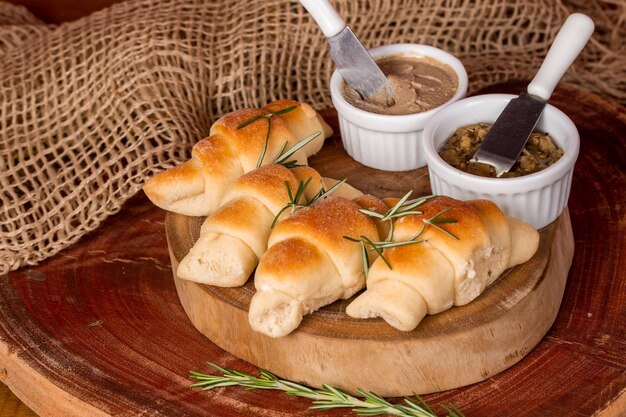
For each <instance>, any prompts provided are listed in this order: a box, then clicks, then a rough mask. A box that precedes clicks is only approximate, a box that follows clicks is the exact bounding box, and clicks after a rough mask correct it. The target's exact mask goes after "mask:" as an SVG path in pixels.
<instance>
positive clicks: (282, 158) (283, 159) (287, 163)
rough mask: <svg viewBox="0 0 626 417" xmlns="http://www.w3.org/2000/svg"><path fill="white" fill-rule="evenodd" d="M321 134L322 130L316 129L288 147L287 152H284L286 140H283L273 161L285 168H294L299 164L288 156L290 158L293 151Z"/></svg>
mask: <svg viewBox="0 0 626 417" xmlns="http://www.w3.org/2000/svg"><path fill="white" fill-rule="evenodd" d="M321 134H322V132H319V131H318V132H315V133H313V134H311V135H309V136H307V137H306V138H304V139H302V140H301V141H300V142H298V143H296V144H295V145H293V146H292V147H291V148H289V149H288V150H287V152H285V148H286V147H287V142H285V143H284V144H283V147H282V149H281V150H280V152H278V156H277V157H276V159H275V160H274V163H275V164H281V165H283V166H284V167H285V168H295V167H297V166H300V165H298V164H297V161H296V160H290V159H289V158H291V156H292V155H293V154H294V153H296V152H297V151H299V150H300V149H302V148H303V147H305V146H306V145H307V144H308V143H309V142H311V141H312V140H313V139H315V138H316V137H318V136H319V135H321ZM266 146H267V145H266ZM283 152H285V153H283Z"/></svg>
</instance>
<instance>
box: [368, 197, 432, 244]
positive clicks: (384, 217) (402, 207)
mask: <svg viewBox="0 0 626 417" xmlns="http://www.w3.org/2000/svg"><path fill="white" fill-rule="evenodd" d="M412 193H413V190H410V191H409V192H408V193H406V194H405V195H404V196H403V197H402V198H401V199H400V200H398V202H397V203H396V204H395V205H394V206H393V207H391V208H390V209H389V210H387V211H386V212H385V213H377V212H375V211H371V210H367V209H359V211H360V212H361V213H363V214H366V215H368V216H370V217H375V218H377V219H380V220H381V221H388V222H389V233H388V234H387V237H386V238H385V240H386V241H391V240H393V232H394V220H395V219H397V218H398V217H404V216H408V215H411V214H422V212H421V211H419V210H414V209H415V208H416V207H418V206H420V205H422V204H424V203H425V202H427V201H428V200H430V199H432V198H434V197H435V196H433V195H430V196H426V197H421V198H417V199H414V200H409V199H408V198H409V197H410V196H411V194H412Z"/></svg>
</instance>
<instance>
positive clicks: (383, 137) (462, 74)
mask: <svg viewBox="0 0 626 417" xmlns="http://www.w3.org/2000/svg"><path fill="white" fill-rule="evenodd" d="M369 52H370V54H371V55H372V57H373V58H374V59H379V58H382V57H386V56H391V55H402V56H410V57H430V58H433V59H436V60H438V61H440V62H443V63H445V64H447V65H449V66H450V67H451V68H452V69H453V70H454V71H455V72H456V75H457V78H458V87H457V90H456V92H455V94H454V96H453V97H452V98H451V99H450V100H448V101H447V102H446V103H444V104H443V105H441V106H439V107H436V108H434V109H431V110H428V111H425V112H422V113H415V114H407V115H399V116H394V115H383V114H376V113H370V112H367V111H364V110H361V109H358V108H356V107H354V106H352V105H351V104H349V103H348V102H347V101H346V99H345V98H344V97H343V93H342V91H343V78H341V75H340V74H339V72H338V71H337V70H335V72H334V73H333V76H332V78H331V79H330V94H331V97H332V101H333V105H334V106H335V109H336V110H337V114H338V116H339V129H340V131H341V138H342V141H343V146H344V148H345V149H346V151H347V152H348V154H349V155H350V156H351V157H352V158H354V159H355V160H357V161H359V162H360V163H362V164H364V165H367V166H369V167H372V168H377V169H382V170H385V171H408V170H410V169H415V168H419V167H422V166H424V165H426V159H425V158H424V154H423V152H422V149H423V147H422V144H421V143H420V142H421V138H422V130H423V129H424V125H425V123H426V121H427V120H428V119H429V118H430V117H432V116H433V115H434V114H435V113H436V112H437V111H438V110H440V109H441V108H442V107H444V106H445V105H447V104H450V103H452V102H455V101H457V100H459V99H461V98H463V97H465V94H466V93H467V72H466V71H465V68H464V67H463V64H462V63H461V61H459V60H458V59H457V58H455V57H454V56H452V55H450V54H449V53H447V52H444V51H442V50H441V49H437V48H434V47H432V46H427V45H418V44H396V45H386V46H381V47H378V48H374V49H371V50H369Z"/></svg>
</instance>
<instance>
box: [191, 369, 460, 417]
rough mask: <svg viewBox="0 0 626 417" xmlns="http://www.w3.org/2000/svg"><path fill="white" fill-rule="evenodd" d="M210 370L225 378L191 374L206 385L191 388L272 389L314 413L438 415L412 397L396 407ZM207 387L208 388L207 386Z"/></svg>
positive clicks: (326, 388)
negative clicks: (337, 410)
mask: <svg viewBox="0 0 626 417" xmlns="http://www.w3.org/2000/svg"><path fill="white" fill-rule="evenodd" d="M208 364H209V366H211V367H212V368H214V369H216V370H218V371H219V372H220V373H221V374H222V375H209V374H203V373H200V372H193V371H192V372H190V373H189V375H190V378H191V379H196V380H199V381H203V382H195V383H193V384H192V385H191V387H201V388H202V389H204V390H208V389H214V388H220V387H229V386H241V387H243V388H245V389H250V390H252V389H271V390H279V391H283V392H285V393H286V394H287V395H289V396H293V397H302V398H307V399H310V400H312V401H313V405H312V406H310V407H309V408H310V409H312V410H331V409H335V408H350V409H351V410H352V412H354V413H355V414H357V415H361V416H378V415H391V416H397V417H437V414H435V412H434V411H433V410H432V409H431V408H430V407H428V406H427V405H426V404H425V403H424V402H423V400H422V399H421V398H420V397H418V396H417V395H416V396H415V397H416V399H417V401H419V403H420V404H421V405H420V404H418V403H417V402H416V401H414V400H412V399H411V398H409V397H405V398H404V404H406V405H403V404H392V403H390V402H389V401H387V400H385V399H384V398H382V397H381V396H379V395H377V394H376V393H373V392H371V391H366V390H363V389H361V388H359V389H357V392H358V393H359V395H360V396H362V397H363V398H362V399H361V398H358V397H354V396H352V395H350V394H348V393H345V392H343V391H341V390H340V389H337V388H335V387H332V386H330V385H326V384H324V385H323V386H322V389H313V388H309V387H306V386H304V385H300V384H298V383H295V382H291V381H286V380H283V379H279V378H277V377H276V376H275V375H273V374H272V373H271V372H269V371H265V370H261V371H260V375H259V376H254V375H252V374H248V373H246V372H239V371H234V370H230V369H224V368H222V367H219V366H217V365H215V364H213V363H211V362H209V363H208ZM204 384H206V385H204ZM446 411H447V412H448V417H464V416H463V413H461V412H460V411H459V410H458V409H457V408H456V407H455V406H454V405H452V404H450V408H446Z"/></svg>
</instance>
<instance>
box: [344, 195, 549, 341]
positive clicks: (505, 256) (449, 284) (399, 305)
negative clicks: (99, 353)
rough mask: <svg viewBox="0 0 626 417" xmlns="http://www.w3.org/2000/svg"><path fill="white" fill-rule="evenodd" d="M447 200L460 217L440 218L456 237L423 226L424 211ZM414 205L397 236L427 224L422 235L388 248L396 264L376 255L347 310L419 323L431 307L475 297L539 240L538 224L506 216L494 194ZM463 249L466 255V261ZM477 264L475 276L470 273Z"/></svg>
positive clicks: (403, 326) (406, 325)
mask: <svg viewBox="0 0 626 417" xmlns="http://www.w3.org/2000/svg"><path fill="white" fill-rule="evenodd" d="M388 204H390V205H393V204H395V201H389V202H388ZM446 208H450V210H449V211H447V212H445V214H444V215H443V217H445V218H453V219H455V220H456V221H457V223H441V224H440V225H441V226H442V227H445V229H446V230H448V231H449V232H450V233H453V234H454V235H455V236H457V237H459V240H458V241H457V240H454V239H452V238H450V237H448V238H447V239H445V238H444V236H447V235H446V234H445V233H444V232H442V231H440V230H438V229H437V228H435V227H433V226H431V225H428V226H426V228H424V225H425V223H424V219H430V218H432V217H433V216H434V215H436V214H437V213H440V212H441V211H442V210H444V209H446ZM416 209H418V210H422V211H423V214H422V215H411V216H406V217H403V218H401V219H399V220H398V222H397V223H396V227H395V230H396V233H394V240H395V241H399V242H401V241H405V240H408V239H410V238H412V237H414V236H415V235H416V234H418V233H419V232H420V231H422V230H423V233H422V234H421V235H420V239H423V241H421V242H416V243H413V244H410V245H405V246H397V247H393V248H389V249H386V250H384V252H383V256H384V257H385V259H386V260H387V261H388V262H389V264H390V265H391V268H390V267H389V266H387V264H386V263H385V262H383V260H382V259H381V258H378V259H377V260H376V261H375V262H374V264H373V265H372V267H371V268H370V271H369V275H368V281H367V290H366V291H365V292H364V293H363V294H361V295H359V296H358V297H357V298H356V299H355V300H354V301H353V302H352V303H350V304H349V305H348V307H347V308H346V312H347V313H348V315H350V316H352V317H355V318H368V317H382V318H383V319H384V320H386V321H387V322H388V323H389V324H390V325H392V326H393V327H395V328H397V329H399V330H402V331H410V330H413V329H414V328H415V327H416V326H417V325H418V324H419V322H420V321H421V320H422V319H423V318H424V316H425V315H426V314H436V313H439V312H441V311H444V310H446V309H448V308H450V307H451V306H452V305H462V304H465V303H466V301H467V300H468V299H470V298H472V299H473V298H474V295H473V291H476V290H479V293H482V291H483V290H484V286H483V285H480V286H478V283H481V282H483V281H484V285H485V286H486V285H489V284H491V283H493V282H494V281H495V280H496V279H497V278H498V276H500V274H501V273H502V272H503V271H504V270H505V269H506V268H508V267H510V266H513V265H516V264H518V263H522V262H526V261H527V260H529V259H530V257H532V255H533V254H534V253H535V252H536V250H537V247H538V242H539V233H538V232H537V231H536V230H534V229H533V228H532V227H531V226H529V225H527V224H526V223H523V222H521V221H519V220H516V219H512V218H509V217H506V216H505V215H504V214H503V213H502V212H501V211H500V209H499V208H498V207H497V205H496V204H494V203H492V202H490V201H486V200H472V201H467V202H459V201H456V200H452V199H450V198H448V197H437V198H434V199H432V200H429V201H428V202H426V203H424V204H423V205H422V206H419V207H417V208H416ZM485 233H486V234H487V240H488V242H489V244H488V245H486V241H485V239H484V236H483V235H484V234H485ZM461 256H463V257H465V258H464V259H465V264H464V265H463V258H461ZM459 272H461V275H459ZM472 272H473V273H474V276H473V277H470V274H471V273H472ZM468 283H469V284H468ZM468 288H469V289H470V291H472V292H471V293H470V294H468V293H467V291H468ZM464 291H465V292H464ZM459 293H460V294H459ZM459 300H460V301H459Z"/></svg>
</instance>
